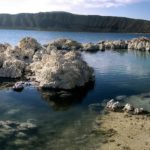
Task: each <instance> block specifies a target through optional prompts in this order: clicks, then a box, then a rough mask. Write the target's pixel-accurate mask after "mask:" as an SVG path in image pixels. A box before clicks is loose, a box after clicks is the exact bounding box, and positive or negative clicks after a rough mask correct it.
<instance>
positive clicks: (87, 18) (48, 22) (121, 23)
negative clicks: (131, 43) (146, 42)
mask: <svg viewBox="0 0 150 150" xmlns="http://www.w3.org/2000/svg"><path fill="white" fill-rule="evenodd" d="M0 28H9V29H35V30H52V31H56V30H57V31H85V32H128V33H150V21H146V20H137V19H130V18H124V17H111V16H97V15H76V14H71V13H67V12H45V13H36V14H30V13H22V14H16V15H10V14H0Z"/></svg>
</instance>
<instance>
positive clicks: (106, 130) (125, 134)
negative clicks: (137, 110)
mask: <svg viewBox="0 0 150 150" xmlns="http://www.w3.org/2000/svg"><path fill="white" fill-rule="evenodd" d="M96 122H97V126H98V130H100V131H101V132H102V134H103V136H104V140H103V141H101V146H100V148H98V149H97V150H149V149H150V141H149V138H150V116H148V115H130V114H127V113H122V112H110V111H109V112H106V114H104V115H102V116H98V117H97V119H96Z"/></svg>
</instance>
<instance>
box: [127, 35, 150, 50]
mask: <svg viewBox="0 0 150 150" xmlns="http://www.w3.org/2000/svg"><path fill="white" fill-rule="evenodd" d="M128 49H132V50H141V51H149V50H150V39H149V38H146V37H141V38H136V39H132V40H130V41H129V43H128Z"/></svg>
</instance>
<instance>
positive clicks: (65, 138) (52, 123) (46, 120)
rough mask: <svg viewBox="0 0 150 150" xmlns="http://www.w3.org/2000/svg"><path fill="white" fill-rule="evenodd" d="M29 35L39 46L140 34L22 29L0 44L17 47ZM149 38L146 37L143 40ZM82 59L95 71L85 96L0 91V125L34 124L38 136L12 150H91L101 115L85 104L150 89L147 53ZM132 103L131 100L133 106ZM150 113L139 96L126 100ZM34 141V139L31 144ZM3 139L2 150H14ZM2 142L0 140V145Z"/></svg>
mask: <svg viewBox="0 0 150 150" xmlns="http://www.w3.org/2000/svg"><path fill="white" fill-rule="evenodd" d="M25 36H31V37H34V38H36V39H38V41H40V42H42V43H46V42H47V41H50V40H52V39H58V38H72V39H75V40H78V41H81V42H97V41H99V40H105V39H131V38H134V37H138V36H142V35H141V34H140V35H139V34H104V33H73V32H46V31H26V30H0V42H9V43H10V44H13V45H14V44H16V43H18V41H19V40H20V39H21V38H23V37H25ZM146 36H148V37H150V35H148V34H147V35H146ZM82 56H83V58H84V59H85V60H86V61H87V62H88V64H89V65H90V66H92V67H93V68H94V70H95V83H93V84H92V85H91V86H90V88H89V89H86V91H82V90H80V91H76V92H75V93H74V95H73V97H71V98H69V99H67V98H66V99H65V98H60V97H59V96H57V95H55V93H53V92H49V91H40V90H37V89H35V88H33V87H28V88H26V89H25V90H23V91H22V92H20V93H17V92H14V91H12V89H11V88H4V87H2V83H1V88H0V89H1V90H0V114H1V115H0V120H18V121H26V120H28V119H34V120H35V122H36V124H37V125H38V131H37V133H35V134H34V135H32V136H31V137H30V138H29V139H25V140H28V141H29V142H28V143H26V142H22V143H21V144H20V145H15V146H14V147H13V149H16V150H17V149H19V148H20V149H21V148H24V149H27V150H28V149H32V150H33V149H34V150H43V149H44V150H94V149H96V148H97V147H98V146H99V143H100V142H99V141H100V140H101V136H98V135H93V134H92V130H93V122H94V120H95V117H96V116H97V115H98V114H99V113H100V112H99V111H90V109H89V105H90V104H93V103H102V102H103V101H104V100H105V99H111V98H116V97H118V96H121V95H126V96H131V95H140V94H142V93H148V92H149V89H150V54H149V53H145V52H136V51H111V50H109V51H105V52H97V53H92V54H91V53H82ZM132 99H134V101H132ZM136 99H137V100H138V101H137V103H138V104H140V105H141V106H142V107H144V108H145V109H147V110H150V98H149V97H146V101H145V103H143V102H141V98H140V96H134V98H133V97H128V98H126V100H128V101H129V100H130V101H131V102H132V103H134V102H135V103H136ZM31 139H32V140H31ZM15 140H17V139H14V141H10V140H9V139H7V141H6V142H4V143H3V145H0V146H3V149H8V150H12V143H13V142H15ZM0 142H1V140H0Z"/></svg>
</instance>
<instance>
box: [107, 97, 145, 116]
mask: <svg viewBox="0 0 150 150" xmlns="http://www.w3.org/2000/svg"><path fill="white" fill-rule="evenodd" d="M106 108H107V109H109V110H110V111H123V112H126V113H130V114H134V115H139V114H142V113H145V111H144V109H143V108H135V107H134V106H133V105H131V104H129V103H127V104H126V105H125V106H122V105H121V104H120V102H119V101H114V99H111V100H110V101H108V102H107V104H106Z"/></svg>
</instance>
